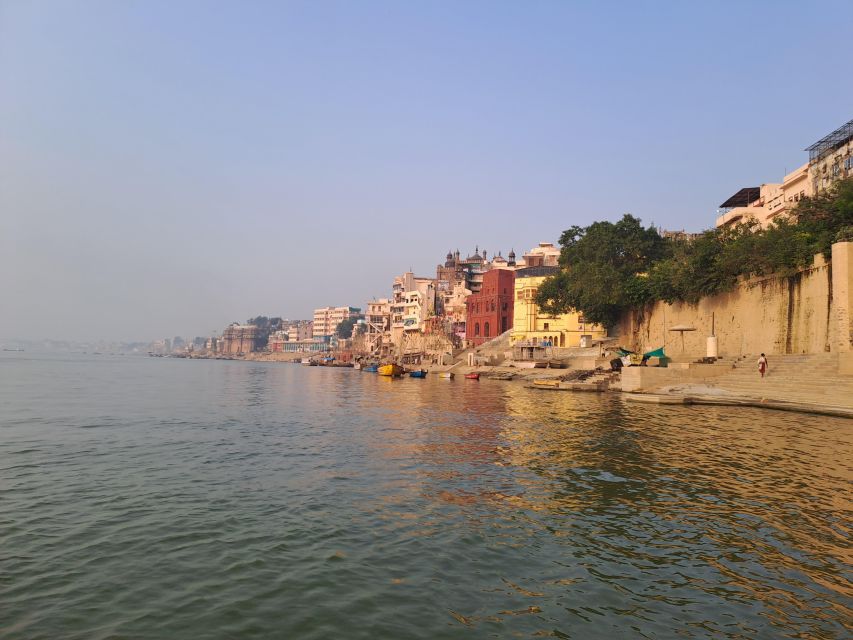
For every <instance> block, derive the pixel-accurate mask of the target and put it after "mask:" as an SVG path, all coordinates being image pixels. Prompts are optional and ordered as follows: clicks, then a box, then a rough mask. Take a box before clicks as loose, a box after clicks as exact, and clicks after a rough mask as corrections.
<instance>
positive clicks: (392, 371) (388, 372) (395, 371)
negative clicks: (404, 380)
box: [376, 363, 404, 377]
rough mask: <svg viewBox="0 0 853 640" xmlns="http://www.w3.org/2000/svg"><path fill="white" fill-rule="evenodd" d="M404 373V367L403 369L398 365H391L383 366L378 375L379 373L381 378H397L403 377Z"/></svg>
mask: <svg viewBox="0 0 853 640" xmlns="http://www.w3.org/2000/svg"><path fill="white" fill-rule="evenodd" d="M403 371H404V370H403V367H401V366H400V365H398V364H393V363H391V364H383V365H382V366H381V367H379V369H378V370H377V371H376V373H378V374H379V375H380V376H391V377H396V376H401V375H403Z"/></svg>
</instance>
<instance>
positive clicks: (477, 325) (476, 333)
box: [474, 322, 480, 337]
mask: <svg viewBox="0 0 853 640" xmlns="http://www.w3.org/2000/svg"><path fill="white" fill-rule="evenodd" d="M479 335H480V323H479V322H477V323H476V324H474V336H475V337H476V336H479Z"/></svg>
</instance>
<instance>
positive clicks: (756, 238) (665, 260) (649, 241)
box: [537, 178, 853, 326]
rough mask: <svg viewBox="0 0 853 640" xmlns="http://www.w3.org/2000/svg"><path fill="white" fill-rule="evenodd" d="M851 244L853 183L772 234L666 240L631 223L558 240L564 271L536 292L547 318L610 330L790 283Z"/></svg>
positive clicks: (749, 226)
mask: <svg viewBox="0 0 853 640" xmlns="http://www.w3.org/2000/svg"><path fill="white" fill-rule="evenodd" d="M838 241H853V178H849V179H846V180H840V181H838V182H836V183H835V184H834V185H833V187H832V188H831V189H830V190H828V191H825V192H821V193H820V194H819V195H817V196H815V197H813V198H806V199H804V200H801V201H800V202H799V204H798V205H797V207H796V209H794V211H793V212H792V216H791V218H790V219H783V220H779V221H777V222H776V223H775V224H773V225H771V226H770V227H769V228H767V229H761V228H759V226H758V225H757V223H755V222H751V223H744V224H741V225H737V226H735V227H733V228H726V229H711V230H708V231H705V232H703V233H701V234H699V235H698V236H696V237H692V238H689V239H687V238H680V239H679V238H676V239H671V238H666V239H665V238H662V237H661V236H660V235H659V234H658V232H657V231H656V230H655V229H654V228H653V227H649V228H644V227H643V226H642V224H641V222H640V220H638V219H637V218H634V217H633V216H630V215H626V216H624V217H623V218H622V219H621V220H620V221H619V222H616V223H612V222H595V223H593V224H591V225H590V226H588V227H577V226H574V227H571V228H569V229H567V230H566V231H565V232H564V233H563V234H562V236H561V237H560V244H561V245H562V251H561V254H560V264H561V266H562V267H563V269H562V270H561V271H560V273H558V274H557V275H555V276H552V277H551V278H548V279H546V280H545V281H544V282H543V283H542V285H541V286H540V287H539V291H538V293H537V303H538V304H539V305H540V307H541V308H542V309H543V311H545V312H546V313H565V312H567V311H570V310H578V311H580V312H581V313H583V315H584V316H585V317H586V318H587V320H589V321H591V322H597V323H601V324H604V325H605V326H612V325H613V324H614V323H615V322H616V321H617V320H618V318H619V316H620V315H621V314H622V313H623V312H624V311H625V310H627V309H630V308H635V307H639V306H642V305H643V304H646V303H648V302H653V301H656V300H664V301H666V302H676V301H685V302H697V301H698V300H699V299H700V298H702V297H704V296H709V295H714V294H717V293H722V292H724V291H729V290H731V289H732V288H733V287H734V286H735V285H736V283H737V280H738V278H740V277H749V276H756V275H758V276H767V275H771V274H776V275H783V276H784V275H790V274H792V273H794V272H795V271H797V270H799V269H802V268H803V267H804V266H807V265H808V264H810V263H811V261H812V259H813V257H814V256H815V255H816V254H819V253H822V254H824V255H825V256H827V257H828V256H829V254H830V252H831V247H832V244H833V243H834V242H838Z"/></svg>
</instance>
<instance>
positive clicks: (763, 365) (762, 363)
mask: <svg viewBox="0 0 853 640" xmlns="http://www.w3.org/2000/svg"><path fill="white" fill-rule="evenodd" d="M758 371H759V373H761V377H762V378H763V377H764V374H765V373H766V372H767V357H766V356H765V355H764V354H763V353H762V354H761V357H760V358H758Z"/></svg>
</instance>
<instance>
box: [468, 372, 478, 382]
mask: <svg viewBox="0 0 853 640" xmlns="http://www.w3.org/2000/svg"><path fill="white" fill-rule="evenodd" d="M465 378H466V379H468V380H479V379H480V374H479V373H476V372H472V373H466V374H465Z"/></svg>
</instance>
